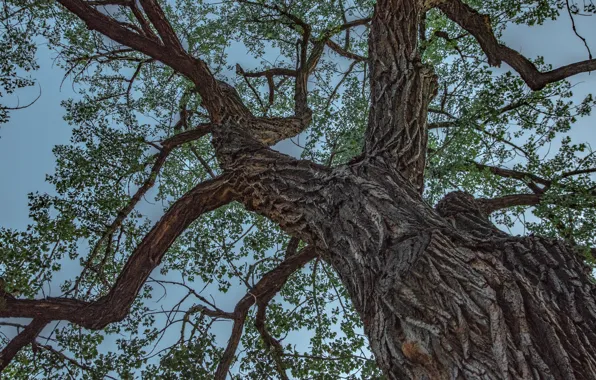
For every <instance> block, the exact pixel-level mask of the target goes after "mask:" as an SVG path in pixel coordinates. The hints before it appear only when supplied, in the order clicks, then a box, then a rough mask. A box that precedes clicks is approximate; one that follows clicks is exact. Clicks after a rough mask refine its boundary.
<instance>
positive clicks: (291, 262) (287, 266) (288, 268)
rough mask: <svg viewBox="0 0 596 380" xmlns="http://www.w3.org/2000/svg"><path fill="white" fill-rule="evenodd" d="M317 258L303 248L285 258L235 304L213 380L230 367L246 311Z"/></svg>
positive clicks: (222, 376) (263, 301)
mask: <svg viewBox="0 0 596 380" xmlns="http://www.w3.org/2000/svg"><path fill="white" fill-rule="evenodd" d="M316 256H317V252H316V250H315V249H314V247H310V246H309V247H305V248H303V249H302V250H301V251H300V252H298V253H297V254H295V255H291V256H289V257H286V259H285V260H284V261H282V262H281V263H280V264H279V265H278V266H277V267H276V268H275V269H273V270H271V271H269V272H267V273H266V274H265V275H264V276H263V277H262V278H261V280H260V281H259V282H258V283H257V284H256V285H255V286H254V287H253V288H252V289H251V290H250V291H249V292H248V293H247V294H246V295H245V296H244V297H243V298H242V299H241V300H240V301H239V302H238V303H237V304H236V307H235V308H234V315H235V316H236V319H235V320H234V326H233V327H232V334H231V336H230V339H229V341H228V345H227V347H226V350H225V352H224V355H223V356H222V358H221V361H220V362H219V365H218V366H217V371H216V372H215V376H214V378H215V380H225V378H226V376H227V373H228V370H229V368H230V366H231V365H232V361H233V360H234V356H235V355H236V349H237V348H238V343H239V342H240V338H241V336H242V330H243V328H244V322H245V320H246V315H247V314H248V310H249V309H250V307H251V306H252V305H254V304H255V303H257V302H258V303H259V305H261V304H263V305H265V304H267V303H268V302H269V301H270V300H271V299H272V298H273V297H274V296H275V295H276V294H277V293H278V292H279V291H280V290H281V288H282V287H283V286H284V285H285V283H286V281H287V280H288V278H289V277H290V276H291V275H292V273H294V272H296V271H297V270H298V269H300V268H302V267H303V266H304V265H306V263H308V262H309V261H311V260H312V259H314V258H315V257H316Z"/></svg>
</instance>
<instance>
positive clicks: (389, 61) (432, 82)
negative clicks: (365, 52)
mask: <svg viewBox="0 0 596 380" xmlns="http://www.w3.org/2000/svg"><path fill="white" fill-rule="evenodd" d="M421 14H422V9H421V7H420V4H419V2H418V1H417V0H379V1H378V2H377V6H376V8H375V16H374V18H373V21H372V27H371V32H370V37H369V57H370V66H371V102H372V106H371V108H370V113H369V119H368V129H367V134H366V138H365V148H364V150H365V153H366V154H367V155H370V156H376V157H386V158H388V159H389V160H392V161H396V165H397V168H398V169H399V171H400V172H401V173H402V175H404V176H405V177H406V178H407V179H408V180H409V181H410V182H411V183H412V185H413V186H414V187H415V188H416V189H418V191H419V192H421V193H422V188H423V185H424V184H423V182H424V167H425V164H426V144H427V141H428V130H427V128H426V117H427V116H426V115H427V112H428V105H429V103H430V101H431V100H432V98H433V97H434V96H435V95H436V90H437V78H436V76H435V75H434V73H433V70H432V69H431V68H429V67H426V66H425V65H423V64H422V62H421V60H420V55H419V52H418V42H417V40H418V24H419V23H420V16H421Z"/></svg>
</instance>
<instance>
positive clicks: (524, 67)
mask: <svg viewBox="0 0 596 380" xmlns="http://www.w3.org/2000/svg"><path fill="white" fill-rule="evenodd" d="M438 7H439V9H441V11H443V13H445V15H447V17H449V18H450V19H451V20H453V21H454V22H456V23H457V24H458V25H459V26H461V27H462V28H463V29H465V30H466V31H468V32H470V33H471V34H472V35H473V36H474V37H475V38H476V40H477V41H478V43H479V44H480V47H481V48H482V50H483V51H484V53H485V54H486V56H487V58H488V63H489V64H490V65H492V66H500V65H501V62H506V63H507V64H509V66H511V67H512V68H513V69H514V70H515V71H517V72H518V73H519V74H520V75H521V77H522V79H523V80H524V81H525V82H526V84H527V85H528V86H529V87H530V88H531V89H532V90H535V91H536V90H540V89H542V88H544V87H545V86H546V85H547V84H549V83H553V82H557V81H560V80H562V79H565V78H568V77H570V76H573V75H576V74H579V73H583V72H588V71H593V70H596V59H589V60H586V61H581V62H576V63H572V64H569V65H566V66H562V67H559V68H558V69H555V70H551V71H547V72H540V71H539V70H538V69H537V68H536V66H535V65H534V64H533V63H532V62H530V60H528V59H527V58H526V57H524V56H523V55H521V54H520V53H518V52H517V51H515V50H513V49H511V48H509V47H507V46H505V45H503V44H501V43H499V41H498V40H497V38H496V37H495V34H494V32H493V30H492V27H491V24H490V18H489V17H488V16H487V15H483V14H480V13H478V12H477V11H476V10H474V9H472V8H471V7H470V6H469V5H467V4H465V3H464V2H462V1H461V0H449V1H446V2H443V3H441V4H439V5H438Z"/></svg>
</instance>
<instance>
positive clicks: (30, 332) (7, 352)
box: [0, 318, 49, 372]
mask: <svg viewBox="0 0 596 380" xmlns="http://www.w3.org/2000/svg"><path fill="white" fill-rule="evenodd" d="M48 322H49V320H47V319H43V318H34V319H33V321H31V323H30V324H29V325H28V326H27V327H25V329H24V330H23V331H21V332H20V333H19V334H18V335H17V336H16V337H14V338H13V339H12V340H11V341H10V342H9V343H8V344H7V345H6V347H4V349H3V350H2V352H0V372H2V371H3V370H4V368H6V367H7V366H8V364H10V362H11V360H12V359H13V358H14V357H15V356H16V354H18V353H19V351H20V350H21V348H23V347H25V346H26V345H28V344H30V343H32V342H33V341H34V340H35V338H36V337H37V335H39V333H40V332H41V330H43V328H44V327H46V325H47V324H48Z"/></svg>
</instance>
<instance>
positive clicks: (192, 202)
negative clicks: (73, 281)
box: [0, 175, 233, 329]
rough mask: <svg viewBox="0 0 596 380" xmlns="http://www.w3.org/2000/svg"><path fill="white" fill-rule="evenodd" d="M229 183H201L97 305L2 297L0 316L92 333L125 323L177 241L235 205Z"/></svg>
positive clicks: (142, 245)
mask: <svg viewBox="0 0 596 380" xmlns="http://www.w3.org/2000/svg"><path fill="white" fill-rule="evenodd" d="M231 180H232V176H230V175H224V176H220V177H217V178H216V179H214V180H210V181H206V182H203V183H201V184H199V185H197V186H196V187H195V188H194V189H192V190H190V191H189V192H188V193H186V194H185V195H184V196H183V197H181V198H180V199H179V200H177V201H176V202H175V203H174V204H173V205H172V207H170V209H169V210H168V211H167V212H166V214H165V215H164V216H163V217H162V218H161V220H160V221H159V222H158V223H157V224H156V225H155V226H154V227H153V229H152V230H151V231H150V232H149V233H148V234H147V235H146V236H145V238H144V239H143V241H142V242H141V243H140V244H139V245H138V247H137V248H136V249H135V251H134V252H133V253H132V255H131V257H130V258H129V259H128V261H127V263H126V265H125V266H124V269H123V270H122V272H121V273H120V275H119V276H118V279H117V280H116V283H115V284H114V287H113V288H112V289H111V290H110V292H109V293H108V294H107V295H106V296H104V297H101V298H99V299H98V300H96V301H93V302H84V301H79V300H76V299H71V298H46V299H40V300H28V299H12V298H9V297H4V300H5V302H6V304H5V307H3V308H2V309H0V317H3V318H9V317H20V318H41V319H50V320H67V321H70V322H73V323H76V324H78V325H80V326H82V327H85V328H89V329H101V328H103V327H105V326H106V325H107V324H109V323H112V322H117V321H120V320H122V319H123V318H124V317H125V316H126V315H127V314H128V310H129V308H130V306H131V304H132V302H133V301H134V299H135V298H136V296H137V294H138V292H139V290H140V289H141V287H142V286H143V284H144V283H145V281H146V279H147V277H148V276H149V274H150V273H151V271H152V270H153V269H154V268H155V267H157V266H158V265H159V264H160V262H161V259H162V258H163V256H164V254H165V253H166V251H167V250H168V248H169V247H170V246H171V245H172V243H173V242H174V240H176V238H177V237H178V236H179V235H180V234H181V233H182V232H183V231H184V230H185V229H186V228H187V227H188V226H189V225H190V224H191V223H192V222H193V221H194V220H196V219H197V218H198V217H199V216H201V215H202V214H204V213H206V212H208V211H212V210H215V209H217V208H219V207H221V206H223V205H225V204H227V203H229V202H231V201H232V200H233V193H232V192H231V190H230V187H229V182H230V181H231Z"/></svg>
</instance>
